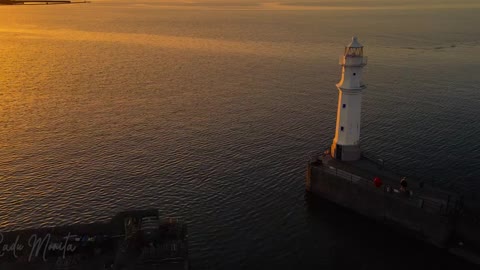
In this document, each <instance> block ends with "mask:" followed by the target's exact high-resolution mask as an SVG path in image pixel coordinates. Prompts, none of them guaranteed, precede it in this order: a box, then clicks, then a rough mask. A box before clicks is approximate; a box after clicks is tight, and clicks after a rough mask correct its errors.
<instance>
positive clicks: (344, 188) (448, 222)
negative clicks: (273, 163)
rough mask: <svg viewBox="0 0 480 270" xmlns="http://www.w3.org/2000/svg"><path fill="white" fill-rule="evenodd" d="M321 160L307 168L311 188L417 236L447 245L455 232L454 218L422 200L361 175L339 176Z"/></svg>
mask: <svg viewBox="0 0 480 270" xmlns="http://www.w3.org/2000/svg"><path fill="white" fill-rule="evenodd" d="M329 170H331V169H325V168H324V167H322V165H321V163H320V164H315V163H313V164H310V165H309V166H308V169H307V190H310V192H312V193H313V194H314V195H318V196H321V197H323V198H325V199H327V200H330V201H332V202H334V203H336V204H338V205H341V206H343V207H346V208H349V209H351V210H354V211H355V212H357V213H359V214H362V215H364V216H367V217H370V218H373V219H375V220H377V221H380V222H383V223H386V224H389V225H391V226H393V227H397V228H399V229H403V230H405V231H407V232H408V233H411V234H413V235H414V236H415V237H417V238H420V239H422V240H424V241H427V242H429V243H431V244H434V245H436V246H438V247H446V246H447V243H448V241H449V239H450V237H451V235H452V232H453V226H452V224H453V219H452V218H451V217H450V216H448V215H443V214H441V213H439V212H436V211H433V210H432V209H428V208H423V207H422V203H423V202H422V201H421V200H419V199H415V198H407V196H403V195H399V194H391V193H387V192H385V191H384V188H383V187H381V188H377V187H375V186H374V184H373V183H365V182H362V181H360V180H359V179H355V178H350V179H346V177H339V176H338V175H335V174H331V173H329Z"/></svg>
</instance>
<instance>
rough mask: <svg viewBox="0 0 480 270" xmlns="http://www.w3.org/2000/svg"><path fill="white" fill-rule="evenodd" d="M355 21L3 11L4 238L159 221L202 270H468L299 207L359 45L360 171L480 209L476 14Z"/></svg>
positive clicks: (195, 9) (319, 15)
mask: <svg viewBox="0 0 480 270" xmlns="http://www.w3.org/2000/svg"><path fill="white" fill-rule="evenodd" d="M292 2H293V1H292ZM356 2H357V1H343V2H340V3H339V2H334V1H329V2H326V1H323V0H319V1H317V2H315V1H310V2H303V3H300V4H291V3H290V4H289V3H286V2H285V3H284V4H272V3H269V4H262V3H256V2H254V1H244V2H239V3H232V2H224V3H220V2H212V1H200V3H195V2H191V3H176V2H175V1H173V0H172V1H170V2H162V1H159V2H154V1H152V2H146V1H133V2H128V1H120V2H105V1H95V2H94V3H91V4H78V5H56V6H51V5H49V6H43V5H42V6H8V7H7V6H0V18H1V19H0V21H1V24H0V44H1V45H0V227H1V228H3V229H5V230H11V229H19V228H26V227H34V226H40V225H42V226H47V225H56V224H66V223H72V222H93V221H97V220H105V219H108V218H110V217H111V216H113V215H114V214H115V213H116V212H118V211H121V210H125V209H132V208H145V207H155V208H158V209H160V211H161V213H163V215H165V216H174V217H181V218H183V219H185V221H186V222H187V223H188V226H189V232H190V257H191V261H192V266H193V268H195V269H260V268H263V269H301V268H312V269H313V268H315V269H369V270H370V269H378V270H380V269H453V267H457V268H455V269H462V268H463V267H467V266H464V265H462V264H461V263H460V262H458V261H457V260H456V259H454V258H452V257H450V256H448V255H445V254H443V252H441V251H437V250H434V249H432V248H431V247H429V246H424V245H423V244H421V243H418V242H416V241H412V240H409V239H406V238H404V237H400V236H397V235H396V233H395V232H392V231H389V230H387V229H383V227H382V226H379V225H376V224H374V223H372V222H370V221H368V220H364V219H363V218H361V217H358V216H356V215H352V214H351V213H349V212H347V211H345V210H343V209H340V208H337V207H335V206H332V205H330V204H329V203H327V202H320V203H319V204H317V205H318V207H313V208H312V207H310V206H309V205H308V204H307V202H306V198H305V192H304V176H305V170H306V161H307V159H308V153H309V152H312V151H321V150H323V149H324V148H326V147H328V146H329V144H330V143H331V140H332V138H333V135H334V125H335V116H336V106H337V95H338V92H337V89H336V88H335V83H336V82H338V80H339V78H340V72H341V70H340V66H339V65H338V57H339V55H341V54H342V52H343V46H344V45H346V44H348V43H349V42H350V39H351V37H352V36H353V35H357V36H358V37H359V39H360V41H361V42H362V43H363V44H364V45H365V52H366V55H368V57H369V64H368V66H367V67H366V69H367V70H366V78H365V82H366V83H367V84H368V89H367V90H366V92H365V94H364V98H363V105H362V106H363V107H362V109H363V115H362V125H363V126H362V139H361V143H362V147H363V149H364V150H365V152H367V153H371V154H374V155H377V156H381V157H382V158H383V159H384V160H386V162H387V164H395V165H396V166H398V167H400V168H403V170H404V171H405V173H406V174H408V175H416V176H418V177H420V178H423V179H425V180H427V181H428V182H429V183H432V184H434V185H438V186H441V187H444V188H448V189H450V190H454V191H457V192H462V193H464V194H465V196H466V197H467V198H469V199H475V194H479V193H478V192H479V191H480V183H479V182H478V180H479V179H478V176H479V175H480V124H479V118H480V75H479V74H480V27H479V25H480V16H479V14H480V5H479V4H478V3H477V2H476V1H468V0H465V1H460V2H461V3H460V2H459V1H453V0H451V1H447V0H439V1H433V0H425V1H424V3H423V4H418V3H415V2H413V1H408V3H405V2H403V1H402V3H403V4H398V5H396V4H394V2H395V1H379V0H375V1H369V2H367V3H366V4H365V6H362V7H358V5H359V4H358V3H356ZM322 5H327V6H328V7H327V8H324V7H322ZM352 5H357V7H352ZM413 262H415V264H413ZM422 262H423V263H422Z"/></svg>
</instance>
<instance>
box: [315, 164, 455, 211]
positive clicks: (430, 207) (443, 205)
mask: <svg viewBox="0 0 480 270" xmlns="http://www.w3.org/2000/svg"><path fill="white" fill-rule="evenodd" d="M321 167H322V170H323V171H324V172H326V173H328V174H331V175H334V176H337V177H339V178H342V179H345V180H348V182H349V183H352V184H358V185H363V186H366V187H368V188H371V189H373V190H378V192H383V193H385V196H387V195H389V196H398V198H401V199H405V202H408V203H413V204H415V205H416V206H417V207H419V208H422V209H424V210H425V211H428V212H433V213H439V214H444V215H446V214H451V213H453V212H455V211H457V210H458V206H459V205H458V200H456V198H452V197H451V196H450V195H448V196H447V198H441V199H434V198H429V197H426V196H422V195H421V194H416V191H415V190H409V191H407V193H405V192H401V191H400V190H398V189H396V188H394V187H391V186H389V185H385V186H384V187H383V188H377V187H375V185H374V183H373V180H368V179H365V178H363V177H361V176H358V175H355V174H352V173H349V172H347V171H344V170H340V169H337V168H335V167H331V166H328V165H322V166H321Z"/></svg>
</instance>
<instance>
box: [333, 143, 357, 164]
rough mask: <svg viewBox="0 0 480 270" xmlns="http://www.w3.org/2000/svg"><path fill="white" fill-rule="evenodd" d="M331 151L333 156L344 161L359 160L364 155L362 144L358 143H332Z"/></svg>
mask: <svg viewBox="0 0 480 270" xmlns="http://www.w3.org/2000/svg"><path fill="white" fill-rule="evenodd" d="M330 153H332V157H333V158H335V159H338V160H343V161H355V160H359V159H360V157H361V156H362V152H361V150H360V146H358V145H340V144H336V143H334V144H332V147H331V149H330Z"/></svg>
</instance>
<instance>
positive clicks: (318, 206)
mask: <svg viewBox="0 0 480 270" xmlns="http://www.w3.org/2000/svg"><path fill="white" fill-rule="evenodd" d="M305 199H306V205H307V215H308V216H307V218H308V219H309V221H310V224H311V226H312V227H311V229H312V233H313V234H315V230H324V229H326V230H328V231H329V232H331V234H334V235H339V236H340V237H335V238H332V240H333V241H332V242H330V243H327V245H328V246H329V249H328V253H329V255H328V258H329V262H328V266H329V267H328V268H330V269H358V270H360V269H379V270H380V269H478V268H477V267H475V266H474V265H472V264H470V263H467V262H465V261H463V260H462V259H460V258H457V257H455V256H453V255H451V254H449V253H448V252H447V251H446V250H444V249H440V248H437V247H434V246H431V245H428V244H426V243H424V242H421V241H419V240H417V239H415V238H414V237H413V236H410V235H408V234H405V233H400V232H399V231H397V230H396V229H394V228H391V227H388V226H385V225H384V224H381V223H378V222H375V221H373V220H370V219H367V218H365V217H363V216H361V215H359V214H357V213H355V212H353V211H351V210H349V209H346V208H343V207H340V206H338V205H336V204H333V203H332V202H330V201H327V200H324V199H322V198H318V197H315V196H312V195H310V194H306V195H305ZM325 227H327V228H325ZM324 244H325V243H324ZM314 252H315V251H312V253H314ZM312 255H313V254H312Z"/></svg>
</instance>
